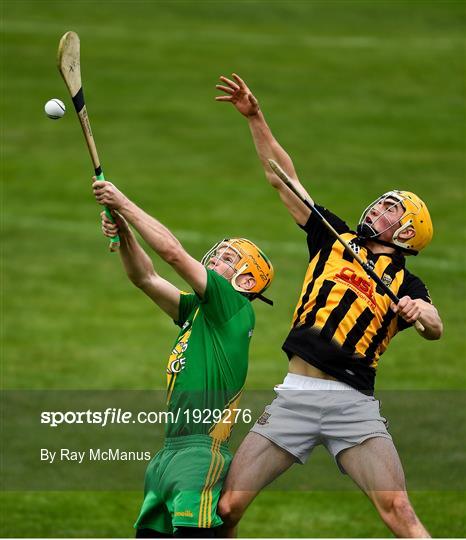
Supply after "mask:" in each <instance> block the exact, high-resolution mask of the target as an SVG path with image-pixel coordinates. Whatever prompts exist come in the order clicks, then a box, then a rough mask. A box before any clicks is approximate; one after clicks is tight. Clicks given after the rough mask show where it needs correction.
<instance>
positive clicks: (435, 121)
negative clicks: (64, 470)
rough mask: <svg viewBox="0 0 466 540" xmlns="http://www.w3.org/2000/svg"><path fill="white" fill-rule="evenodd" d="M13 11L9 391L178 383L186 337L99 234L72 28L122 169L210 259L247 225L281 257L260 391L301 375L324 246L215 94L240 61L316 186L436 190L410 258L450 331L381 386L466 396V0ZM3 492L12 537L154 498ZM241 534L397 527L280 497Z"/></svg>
mask: <svg viewBox="0 0 466 540" xmlns="http://www.w3.org/2000/svg"><path fill="white" fill-rule="evenodd" d="M1 9H2V53H1V60H2V62H1V63H2V73H1V75H2V76H1V89H2V94H1V97H2V99H1V107H2V144H1V152H2V193H3V196H2V227H1V230H2V237H3V240H2V293H3V294H2V296H3V305H2V325H1V330H2V351H1V353H2V354H1V356H2V366H1V369H2V371H1V373H2V385H3V388H6V389H148V388H162V387H163V384H164V373H163V371H164V365H165V360H166V356H167V353H168V351H169V350H170V347H171V345H172V343H173V340H174V337H175V334H176V330H175V328H174V327H173V324H172V322H171V321H170V320H168V319H167V318H166V316H165V315H163V314H162V313H159V312H158V311H157V309H156V308H154V307H153V306H152V305H151V303H150V302H149V301H148V300H146V299H145V298H144V297H143V296H142V295H141V294H140V293H138V292H137V291H136V290H135V289H133V288H132V287H131V285H130V284H129V283H128V282H127V280H126V278H125V276H124V275H123V272H122V270H121V268H120V265H119V261H118V260H117V257H116V256H113V255H109V254H107V253H106V241H105V240H104V239H103V238H102V237H101V236H100V234H99V226H98V223H99V216H98V208H97V207H96V205H95V203H94V201H93V198H92V196H91V192H90V189H89V186H90V177H91V175H92V169H91V167H90V161H89V158H88V156H87V153H86V149H85V145H84V141H83V138H82V134H81V132H80V127H79V125H78V122H77V119H76V118H75V115H74V112H73V111H72V104H71V102H70V99H69V97H68V96H67V92H66V89H65V87H64V84H63V82H62V80H61V77H60V76H59V74H58V71H57V70H56V67H55V55H56V48H57V45H58V41H59V38H60V36H61V35H62V34H63V33H64V32H65V31H67V30H70V29H72V30H75V31H77V32H78V33H79V35H80V37H81V58H82V73H83V80H84V87H85V95H86V101H87V103H88V110H89V113H90V117H91V121H92V125H93V130H94V135H95V137H96V142H97V145H98V148H99V153H100V156H101V160H102V164H103V168H104V171H105V173H106V176H107V178H108V179H111V180H112V181H114V182H115V183H116V184H117V185H118V186H119V187H120V188H121V189H123V191H125V192H126V193H127V194H128V195H129V196H130V197H131V198H133V199H134V200H135V201H136V202H137V203H138V204H140V205H141V206H142V207H143V208H145V209H146V210H147V211H148V212H149V213H151V214H153V215H155V216H156V217H157V218H159V219H160V220H161V221H162V222H163V223H164V224H166V225H167V226H168V227H169V228H171V229H172V230H173V231H174V232H175V234H176V235H177V236H178V237H179V239H180V240H181V241H182V243H183V244H184V245H185V247H186V248H187V249H188V250H189V251H190V252H191V253H192V254H193V255H194V256H197V257H200V256H201V255H202V254H203V253H204V252H205V251H206V250H207V248H209V247H210V245H211V244H213V243H214V242H215V241H216V240H217V239H219V238H222V237H224V236H226V235H233V236H235V235H238V236H247V237H249V238H251V239H252V240H254V241H256V242H257V243H259V244H260V245H261V246H263V247H264V249H266V251H267V253H268V254H269V256H270V257H271V259H272V260H273V262H274V265H275V267H276V270H277V277H276V280H275V282H274V284H273V286H272V287H271V289H270V292H269V295H270V296H271V297H272V298H273V299H274V300H275V307H274V308H273V309H270V308H269V307H268V306H265V305H259V304H257V305H256V306H255V307H256V314H257V327H256V332H255V339H254V340H253V343H252V348H251V362H250V371H249V377H248V387H249V388H251V389H252V388H263V389H266V388H270V387H271V386H272V385H273V384H275V383H276V382H278V381H279V380H280V379H281V378H282V377H283V375H284V373H285V372H286V367H287V366H286V359H285V356H284V355H283V353H281V352H280V347H281V344H282V341H283V339H284V337H285V336H286V334H287V330H288V325H289V321H290V318H291V314H292V312H293V309H294V306H295V303H296V301H297V297H298V293H299V291H300V287H301V283H302V277H303V275H304V271H305V265H306V248H305V242H304V238H303V235H302V233H301V232H300V231H299V229H298V228H297V227H296V226H295V225H294V224H293V222H292V221H291V219H290V218H289V217H288V215H287V214H286V212H285V211H284V210H283V208H282V207H281V204H280V202H279V200H278V198H277V196H276V194H275V193H274V192H273V190H271V189H270V188H269V186H268V185H267V184H266V182H265V180H264V179H263V173H262V170H261V166H260V164H259V162H258V160H257V158H256V155H255V151H254V148H253V145H252V143H251V140H250V135H249V132H248V128H247V125H246V122H245V121H244V119H243V118H242V117H240V116H239V115H238V114H237V113H236V112H235V111H234V110H233V109H232V107H231V106H229V105H227V104H219V103H215V101H214V99H213V97H214V96H215V95H216V94H217V92H216V90H215V88H214V85H215V83H216V81H217V77H218V76H219V75H220V74H227V75H228V74H230V73H231V72H232V71H235V72H238V73H239V74H240V75H241V76H242V77H243V78H244V79H245V80H246V81H247V82H248V84H249V85H250V86H251V88H252V89H253V90H254V91H255V93H256V95H257V96H258V98H259V99H260V103H261V106H262V109H263V110H264V113H265V115H266V117H267V119H268V120H269V123H270V125H271V127H272V129H273V131H274V133H275V134H276V136H277V138H278V139H279V140H280V142H282V144H283V145H284V147H285V148H286V149H287V150H288V151H289V152H290V154H291V155H292V157H293V159H294V162H295V165H296V168H297V170H298V173H299V175H300V178H301V180H302V181H303V183H304V184H305V185H306V186H307V187H308V189H309V191H310V193H311V194H312V195H313V197H314V198H315V200H316V201H318V202H319V203H321V204H324V205H325V206H327V207H329V208H330V209H332V210H333V211H335V212H336V213H338V214H339V215H340V216H342V217H344V218H345V219H346V220H347V221H348V222H349V223H350V224H352V225H354V224H355V223H356V222H357V219H358V218H359V215H360V213H361V211H362V209H363V208H364V207H365V206H366V205H367V204H368V203H369V202H370V201H372V200H373V199H374V198H375V197H376V196H377V195H379V194H380V193H381V192H383V191H387V190H389V189H392V188H400V189H408V190H411V191H414V192H416V193H418V194H419V195H420V196H421V197H423V198H424V199H425V200H426V202H427V203H428V205H429V208H430V211H431V214H432V217H433V220H434V226H435V237H434V241H433V243H432V245H431V246H430V247H429V248H428V249H427V250H426V252H425V253H422V254H421V255H420V256H419V257H418V258H411V259H409V261H408V266H409V268H410V269H411V271H413V272H414V273H416V274H418V275H420V276H421V277H422V278H423V279H424V281H425V282H426V283H427V284H428V286H429V288H430V292H431V294H432V298H433V300H434V303H435V304H436V305H437V306H438V308H439V310H440V312H441V315H442V317H443V319H444V323H445V336H444V338H443V339H442V340H441V341H439V342H433V343H431V342H427V341H424V340H422V339H419V338H418V337H417V336H416V335H415V334H414V331H411V330H410V331H406V332H404V333H403V334H401V335H400V336H398V337H397V338H396V339H395V340H394V342H393V343H392V345H391V347H390V349H389V351H388V352H387V353H386V354H385V355H384V357H383V358H382V361H381V363H380V368H379V375H378V379H379V380H378V381H377V387H378V388H379V389H398V390H411V389H412V390H415V389H432V390H438V389H443V390H448V389H452V390H453V389H463V390H464V388H465V382H466V381H465V369H464V368H465V365H464V358H465V352H466V351H465V346H464V343H465V341H464V330H462V329H464V324H465V304H464V298H465V295H464V292H465V291H464V282H465V275H464V267H465V260H464V232H465V228H464V211H465V201H464V190H465V161H464V150H465V132H464V126H465V123H464V122H465V110H464V99H465V80H464V68H465V59H464V44H465V43H464V21H465V3H464V2H463V1H449V0H445V1H441V2H440V1H430V2H429V1H409V0H403V1H385V0H379V1H356V0H344V1H337V0H332V1H326V2H324V1H322V2H320V1H308V2H297V1H287V2H282V1H277V2H272V1H271V2H265V1H257V2H249V1H243V2H235V3H233V2H206V1H201V2H180V1H174V2H142V1H133V2H127V1H125V2H123V1H121V2H116V1H115V2H110V1H101V2H99V3H94V2H87V1H80V2H76V3H74V4H72V5H71V4H70V3H68V2H64V1H63V0H60V1H56V2H50V1H40V0H35V1H34V2H32V1H21V2H12V1H3V2H2V4H1ZM52 97H58V98H61V99H63V100H64V101H65V103H66V105H67V107H68V113H67V114H66V116H65V117H64V118H63V119H62V120H61V121H59V122H53V121H50V120H48V119H47V118H46V117H45V115H44V113H43V105H44V103H45V102H46V101H47V100H48V99H50V98H52ZM155 263H156V268H158V269H159V270H160V272H161V273H162V275H164V276H165V277H167V278H168V279H171V280H173V281H174V282H175V283H177V284H178V285H180V286H181V285H182V283H181V282H180V280H179V279H178V278H177V276H175V275H174V274H173V272H172V271H171V270H170V269H169V268H168V267H167V266H166V265H165V264H163V263H160V262H159V261H158V260H157V259H155ZM408 480H409V479H408ZM141 488H142V479H141ZM2 499H3V505H2V509H3V510H2V518H3V519H2V530H1V531H0V532H1V534H2V535H4V536H14V535H19V536H128V535H131V534H132V531H131V523H132V521H133V519H134V517H135V515H136V513H137V511H138V507H139V504H140V500H141V494H140V493H136V494H132V493H125V494H122V493H108V494H101V493H99V494H97V493H93V492H91V493H66V494H65V493H61V494H55V493H53V494H52V493H45V492H44V493H13V492H9V493H6V494H2ZM413 499H414V502H415V503H416V508H417V510H418V512H419V514H420V515H421V517H422V518H423V519H424V521H425V522H426V524H427V526H428V527H429V528H430V529H431V531H432V533H433V534H434V535H437V536H439V535H442V536H464V534H465V531H466V529H465V526H464V514H465V508H464V493H456V494H455V493H447V492H429V493H427V492H415V493H414V494H413ZM461 515H462V516H463V520H462V519H461V517H460V516H461ZM267 516H268V517H267ZM303 516H306V517H305V519H304V518H303ZM240 533H241V534H242V535H244V536H248V535H249V536H315V537H319V536H369V537H370V536H375V537H377V536H381V535H384V534H385V528H384V527H383V525H381V524H380V523H379V522H378V519H377V517H376V515H375V513H374V511H373V510H372V509H371V508H370V506H369V503H367V502H366V501H365V499H364V497H363V496H359V494H354V493H341V494H337V493H295V494H292V493H289V492H287V494H286V498H284V497H281V496H280V493H277V492H268V493H264V494H262V495H261V496H259V498H258V499H257V500H256V502H255V503H254V504H253V506H252V507H251V510H250V511H249V512H248V514H247V515H246V517H245V519H244V522H243V524H242V527H241V529H240Z"/></svg>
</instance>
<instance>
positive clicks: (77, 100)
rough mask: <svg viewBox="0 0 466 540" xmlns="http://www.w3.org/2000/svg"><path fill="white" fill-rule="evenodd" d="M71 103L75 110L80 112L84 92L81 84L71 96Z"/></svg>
mask: <svg viewBox="0 0 466 540" xmlns="http://www.w3.org/2000/svg"><path fill="white" fill-rule="evenodd" d="M73 104H74V108H75V109H76V112H78V113H79V112H81V109H82V108H83V107H84V92H83V87H82V86H81V88H80V89H79V90H78V92H77V94H75V95H74V96H73Z"/></svg>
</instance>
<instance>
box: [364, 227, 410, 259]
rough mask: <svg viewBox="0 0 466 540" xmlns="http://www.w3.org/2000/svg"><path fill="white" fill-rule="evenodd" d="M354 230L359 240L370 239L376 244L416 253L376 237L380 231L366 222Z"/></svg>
mask: <svg viewBox="0 0 466 540" xmlns="http://www.w3.org/2000/svg"><path fill="white" fill-rule="evenodd" d="M356 231H357V233H358V238H360V239H361V240H370V241H371V242H375V243H376V244H381V245H382V246H386V247H391V248H394V249H396V250H398V251H401V252H404V253H409V254H410V255H417V254H418V252H417V251H416V250H414V249H410V248H406V247H401V246H397V245H396V244H394V243H393V242H387V241H386V240H381V239H380V238H378V235H379V234H381V233H378V232H377V231H375V230H374V229H373V228H372V227H371V226H370V225H369V224H367V223H363V224H360V225H358V227H357V229H356Z"/></svg>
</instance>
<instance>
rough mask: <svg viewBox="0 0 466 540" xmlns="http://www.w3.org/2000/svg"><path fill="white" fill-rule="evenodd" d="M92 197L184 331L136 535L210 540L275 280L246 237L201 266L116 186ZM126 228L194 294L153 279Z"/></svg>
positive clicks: (128, 265) (137, 275) (124, 255)
mask: <svg viewBox="0 0 466 540" xmlns="http://www.w3.org/2000/svg"><path fill="white" fill-rule="evenodd" d="M93 190H94V195H95V198H96V199H97V201H98V202H99V203H100V204H105V205H106V206H107V207H109V208H110V209H111V210H112V211H113V214H114V218H115V223H112V222H111V221H110V220H109V219H108V218H107V217H106V215H105V212H102V231H103V233H104V234H105V235H106V236H108V237H113V236H115V234H116V233H118V234H119V235H120V240H121V246H120V256H121V260H122V262H123V266H124V268H125V270H126V273H127V274H128V277H129V279H130V280H131V281H132V282H133V283H134V284H135V285H136V286H137V287H138V288H140V289H141V290H142V291H143V292H144V293H145V294H147V296H149V298H151V299H152V300H153V301H154V302H155V303H156V304H157V305H158V306H159V307H160V308H161V309H162V310H163V311H165V312H166V313H167V314H168V315H169V316H170V317H171V318H172V319H173V320H174V321H175V322H176V323H177V324H178V325H179V326H180V328H181V330H180V333H179V335H178V338H177V339H176V342H175V345H174V347H173V350H172V352H171V354H170V357H169V359H168V365H167V368H166V373H167V403H168V411H169V412H170V413H172V417H173V419H174V420H173V422H171V423H169V424H167V426H166V430H165V434H166V440H165V445H164V447H163V449H162V450H160V452H158V453H157V454H156V456H155V457H154V458H153V459H152V461H151V462H150V463H149V466H148V468H147V471H146V479H145V490H144V491H145V493H144V502H143V505H142V508H141V511H140V514H139V517H138V519H137V521H136V524H135V527H136V529H137V534H136V536H137V537H139V538H156V537H173V536H175V537H182V538H188V537H202V538H206V537H214V535H215V530H216V528H217V527H219V526H220V525H221V524H222V520H221V519H220V517H219V516H218V514H217V503H218V500H219V497H220V491H221V488H222V485H223V480H224V478H225V476H226V473H227V471H228V467H229V465H230V463H231V454H230V452H229V450H228V440H229V437H230V432H231V428H232V426H233V425H234V421H235V416H234V414H235V411H234V410H235V409H237V408H238V403H239V400H240V397H241V392H242V389H243V386H244V383H245V380H246V374H247V369H248V351H249V342H250V339H251V336H252V332H253V329H254V322H255V319H254V312H253V309H252V306H251V301H252V300H253V299H254V298H261V299H262V300H264V301H266V302H269V301H268V300H266V299H265V298H264V297H263V296H262V292H263V291H265V289H266V288H267V287H268V285H269V284H270V282H271V281H272V278H273V268H272V265H271V263H270V261H269V260H268V258H267V257H266V256H265V254H264V253H263V252H262V251H261V250H260V249H259V248H258V247H257V246H256V245H255V244H253V243H252V242H250V241H249V240H246V239H244V238H233V239H224V240H222V241H221V242H218V243H217V244H216V245H215V246H214V247H213V248H212V249H211V250H210V251H208V252H207V253H206V255H205V256H204V258H203V260H202V262H199V261H197V260H195V259H193V257H191V256H190V255H189V254H188V253H187V252H186V251H185V250H184V249H183V246H182V245H181V244H180V242H179V241H178V240H177V239H176V238H175V236H174V235H173V234H172V233H171V232H170V231H169V230H168V229H167V228H166V227H164V226H163V225H162V224H161V223H160V222H158V221H157V220H156V219H154V218H153V217H151V216H150V215H148V214H147V213H146V212H144V211H143V210H141V209H140V208H139V207H138V206H136V205H135V204H134V203H133V202H131V201H130V200H129V199H128V198H127V197H126V196H125V195H124V194H123V193H121V192H120V191H119V190H118V189H117V188H116V187H115V186H114V185H113V184H111V183H110V182H105V181H96V180H95V178H94V183H93ZM129 224H131V225H132V226H133V227H134V228H135V229H136V230H137V231H138V232H139V233H140V234H141V236H142V237H143V238H144V240H145V241H146V242H147V243H148V244H149V246H150V247H151V248H152V249H154V251H155V252H156V253H157V254H158V255H159V256H160V257H161V258H162V259H163V260H164V261H166V262H167V263H169V264H170V265H171V266H172V267H173V268H174V269H175V270H176V272H177V273H178V274H179V275H180V276H181V277H182V278H183V279H184V280H185V281H186V283H187V284H188V285H189V286H190V287H191V288H192V289H193V291H194V292H193V293H192V294H188V293H184V292H182V291H180V290H179V289H178V288H177V287H175V286H174V285H172V284H171V283H169V282H168V281H167V280H165V279H163V278H162V277H161V276H159V275H158V274H157V273H156V272H155V270H154V267H153V264H152V261H151V260H150V258H149V256H148V255H147V254H146V253H145V251H144V250H143V249H142V247H141V246H140V244H139V243H138V241H137V240H136V237H135V236H134V234H133V232H132V231H131V229H130V227H129ZM269 303H270V302H269ZM199 413H201V414H202V415H203V418H202V421H199V418H198V417H199Z"/></svg>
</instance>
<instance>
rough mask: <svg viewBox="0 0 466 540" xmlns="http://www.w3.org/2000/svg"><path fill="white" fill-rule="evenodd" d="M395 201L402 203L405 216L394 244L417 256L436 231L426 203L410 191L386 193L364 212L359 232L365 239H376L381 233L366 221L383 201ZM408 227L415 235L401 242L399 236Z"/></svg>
mask: <svg viewBox="0 0 466 540" xmlns="http://www.w3.org/2000/svg"><path fill="white" fill-rule="evenodd" d="M388 198H389V199H393V200H394V201H396V202H397V203H401V206H402V207H403V209H404V214H403V215H402V216H401V218H400V227H399V228H398V229H397V230H396V231H395V232H394V233H393V237H392V243H393V244H394V245H395V246H398V247H400V248H401V249H403V250H404V251H406V252H407V253H411V254H413V255H417V254H418V253H419V251H421V249H423V248H425V247H426V246H427V245H428V244H429V243H430V242H431V240H432V237H433V234H434V230H433V226H432V220H431V218H430V214H429V210H427V206H426V205H425V203H424V201H423V200H422V199H420V198H419V197H418V196H417V195H415V194H414V193H411V192H410V191H400V190H398V189H394V190H392V191H388V192H387V193H384V194H383V195H382V196H381V197H379V198H378V199H377V200H375V201H374V202H373V203H371V204H370V205H369V206H368V207H367V208H366V209H365V210H364V212H363V214H362V216H361V219H360V220H359V225H358V232H359V233H362V236H363V237H366V238H374V239H376V237H377V236H378V234H380V233H376V232H375V230H373V229H372V227H370V226H368V225H367V224H366V223H365V219H366V216H367V214H368V213H369V211H370V210H371V208H373V206H374V205H375V204H377V203H378V202H379V201H381V200H382V199H388ZM408 227H412V228H413V229H414V232H415V235H414V236H413V237H412V238H409V239H408V240H404V241H403V240H400V239H399V236H400V233H402V232H403V231H404V230H406V229H407V228H408Z"/></svg>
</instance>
